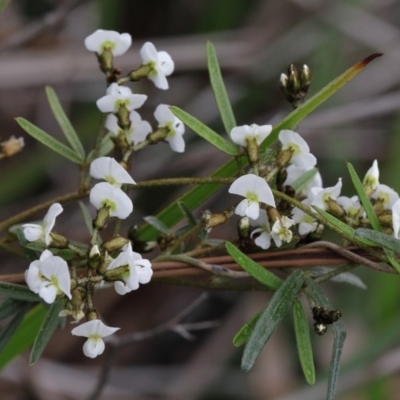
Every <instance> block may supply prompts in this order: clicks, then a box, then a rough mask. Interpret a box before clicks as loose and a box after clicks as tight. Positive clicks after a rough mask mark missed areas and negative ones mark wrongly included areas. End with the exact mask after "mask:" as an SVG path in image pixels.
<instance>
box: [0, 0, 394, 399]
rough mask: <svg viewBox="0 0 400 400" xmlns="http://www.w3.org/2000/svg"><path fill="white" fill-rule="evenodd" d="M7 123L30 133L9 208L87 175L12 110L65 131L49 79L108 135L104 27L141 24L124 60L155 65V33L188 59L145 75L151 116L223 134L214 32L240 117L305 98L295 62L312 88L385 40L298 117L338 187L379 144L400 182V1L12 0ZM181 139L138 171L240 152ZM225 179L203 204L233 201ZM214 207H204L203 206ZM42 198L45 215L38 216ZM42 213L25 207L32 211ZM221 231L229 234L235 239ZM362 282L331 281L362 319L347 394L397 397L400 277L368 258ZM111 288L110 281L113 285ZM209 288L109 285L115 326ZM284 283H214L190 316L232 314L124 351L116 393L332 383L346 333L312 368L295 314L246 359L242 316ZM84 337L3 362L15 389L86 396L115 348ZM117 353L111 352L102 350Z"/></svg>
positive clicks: (260, 117) (154, 195)
mask: <svg viewBox="0 0 400 400" xmlns="http://www.w3.org/2000/svg"><path fill="white" fill-rule="evenodd" d="M0 21H1V24H0V127H1V129H0V135H1V138H2V140H5V139H7V138H8V137H9V136H10V135H16V136H23V137H24V138H25V142H26V147H25V149H24V151H23V152H22V153H20V154H19V155H17V156H15V157H13V158H11V159H7V160H1V168H0V182H1V190H0V204H1V210H0V216H1V217H2V219H4V218H7V217H9V216H10V215H12V214H13V213H16V212H19V211H22V210H24V209H25V208H27V207H29V206H33V205H35V204H38V203H40V202H42V201H45V200H48V199H51V198H53V197H55V196H57V195H61V194H65V193H68V192H72V191H74V190H76V188H77V179H78V172H79V171H78V170H77V168H76V166H75V165H73V164H72V163H70V162H68V161H65V160H63V159H61V158H60V157H58V156H56V155H55V154H53V153H52V152H51V151H50V150H48V149H47V148H45V147H44V146H43V145H41V144H40V143H37V142H35V141H34V140H33V139H31V138H30V137H28V136H27V135H26V134H25V133H24V132H23V131H22V129H21V128H20V127H19V126H18V125H17V123H16V122H15V121H14V118H15V117H18V116H22V117H24V118H26V119H28V120H30V121H32V122H33V123H34V124H36V125H38V126H39V127H41V128H42V129H44V130H45V131H47V132H49V133H51V134H52V135H54V137H56V138H59V139H60V140H63V138H62V133H61V132H60V129H59V127H58V125H57V123H56V122H55V120H54V118H53V116H52V114H51V111H50V108H49V106H48V104H47V101H46V96H45V92H44V87H45V86H46V85H51V86H52V87H53V88H54V89H55V90H56V92H57V94H58V96H59V97H60V100H61V101H62V104H63V106H64V108H65V110H66V111H67V113H68V115H69V116H70V118H71V120H72V122H73V124H74V126H75V128H76V130H77V132H78V133H79V134H80V136H81V138H82V140H83V142H84V144H85V146H86V148H87V149H90V148H91V146H93V144H94V137H95V133H96V131H97V129H98V127H99V124H100V123H101V115H100V113H99V111H98V110H97V108H96V106H95V100H96V99H98V98H99V97H101V96H102V95H103V94H104V92H105V83H104V79H103V76H102V74H101V72H100V71H99V69H98V66H97V61H96V58H95V56H94V55H93V54H92V53H89V52H87V51H86V49H85V47H84V44H83V41H84V38H85V37H86V36H87V35H89V34H90V33H92V32H93V31H94V30H95V29H98V28H102V29H113V30H117V31H119V32H129V33H130V34H131V35H132V37H133V45H132V48H131V50H130V51H129V52H128V53H127V54H125V55H124V56H122V57H119V58H116V59H115V64H116V65H117V66H119V67H120V68H121V69H122V70H123V71H124V72H128V71H129V70H131V69H133V68H136V67H137V66H139V64H140V57H139V49H140V47H141V46H142V44H143V43H144V42H145V41H152V42H153V43H154V44H155V46H156V47H157V49H158V50H165V51H167V52H168V53H170V55H171V56H172V58H173V59H174V61H175V66H176V69H175V72H174V74H173V75H172V76H171V77H170V78H169V84H170V89H169V90H168V91H160V90H158V89H156V88H155V87H154V86H153V85H152V84H151V83H149V82H144V83H140V84H136V85H134V86H131V87H132V88H133V90H134V91H136V92H138V93H146V94H147V95H148V96H149V98H148V100H147V102H146V103H145V106H144V107H143V108H142V109H141V110H140V112H141V115H142V117H143V118H144V119H146V120H148V121H150V123H151V124H152V125H153V126H154V125H155V124H154V118H153V111H154V109H155V107H156V106H157V105H158V104H160V103H166V104H173V105H177V106H179V107H181V108H183V109H184V110H186V111H187V112H189V113H191V114H193V115H194V116H196V117H197V118H199V119H200V120H201V121H203V122H204V123H206V124H208V125H210V126H211V127H212V128H213V129H214V130H216V131H218V132H221V133H222V134H225V132H224V131H223V126H222V123H221V121H220V119H219V115H218V111H217V107H216V104H215V101H214V98H213V95H212V91H211V89H210V85H209V81H208V73H207V68H206V42H207V40H210V41H211V42H213V44H214V45H215V47H216V50H217V53H218V57H219V61H220V64H221V68H222V72H223V76H224V79H225V83H226V85H227V90H228V93H229V96H230V99H231V101H232V104H233V109H234V112H235V116H236V119H237V123H238V125H243V124H251V123H257V124H266V123H270V124H275V123H277V122H278V121H279V120H280V119H282V118H283V117H284V116H285V115H287V114H288V113H289V112H290V111H291V106H290V105H289V104H288V103H287V102H286V100H285V99H284V97H283V95H282V94H281V91H280V89H279V84H278V82H279V76H280V73H281V72H285V71H286V68H287V65H288V64H289V63H295V64H297V65H299V66H301V65H303V64H304V63H306V64H307V65H308V66H309V67H310V68H311V71H312V74H313V81H312V85H311V90H310V94H313V93H315V92H316V91H318V90H319V89H320V88H322V87H323V86H324V85H325V84H327V83H328V82H329V81H331V80H332V79H333V78H335V77H336V76H337V75H339V74H340V73H342V72H343V71H344V70H345V69H347V68H348V67H350V66H351V65H353V64H354V63H356V62H357V61H360V60H361V59H363V58H364V57H366V56H368V55H370V54H372V53H376V52H381V53H384V56H383V57H381V58H379V59H377V60H375V61H374V62H373V63H371V65H369V66H368V68H366V69H365V71H363V72H362V73H361V74H360V75H359V76H357V77H356V78H355V79H354V80H353V81H351V82H350V83H349V84H348V85H346V86H345V87H344V88H343V89H341V90H340V92H338V93H337V94H335V95H334V96H333V97H332V98H331V99H330V100H329V101H327V102H326V103H325V104H323V105H322V106H321V107H320V108H318V110H316V111H315V112H313V113H312V114H311V115H310V116H309V117H307V118H306V119H305V120H304V121H303V122H301V124H300V126H299V127H298V129H297V130H298V132H299V133H301V134H302V135H303V137H305V138H306V140H307V142H308V143H309V145H310V147H311V151H312V152H313V153H314V154H315V155H316V157H317V159H318V166H319V168H320V171H321V174H322V177H323V180H324V186H332V185H334V184H335V183H336V182H337V178H338V177H342V178H343V181H344V189H343V194H345V195H352V194H354V193H355V191H354V190H353V189H352V187H351V182H350V179H349V176H348V173H347V169H346V164H345V161H350V162H352V163H353V165H354V166H355V167H356V169H357V171H358V172H359V175H360V176H363V175H364V174H365V172H366V171H367V169H368V168H369V167H370V165H371V163H372V161H373V160H374V159H378V160H379V165H380V171H381V178H380V181H381V183H385V184H387V185H389V186H391V187H393V188H394V189H396V190H397V191H399V190H400V182H399V174H398V171H399V169H400V157H399V151H400V114H399V111H398V110H399V109H400V91H399V85H400V70H399V63H400V2H399V1H396V0H353V1H350V0H349V1H344V0H343V1H339V0H337V1H324V0H283V1H267V0H265V1H262V0H254V1H246V0H191V1H183V0H169V1H161V0H147V1H134V0H133V1H132V0H131V1H130V0H119V1H111V0H102V1H73V0H66V1H55V0H53V1H52V0H36V1H29V0H12V1H11V3H10V4H9V6H8V7H7V9H6V10H5V12H4V13H3V14H2V15H1V16H0ZM184 138H185V141H186V144H187V149H186V152H185V153H184V154H177V153H173V152H172V151H170V149H169V146H168V145H163V144H160V145H158V146H154V147H152V148H149V149H145V150H144V151H142V152H139V153H138V156H137V157H136V159H135V163H134V166H133V169H132V171H131V172H132V176H133V178H134V179H135V180H136V181H141V180H145V179H150V178H160V177H167V176H168V177H172V176H205V175H207V174H209V173H210V172H212V171H214V170H215V169H216V168H218V167H219V166H221V165H222V164H223V163H224V162H225V161H226V160H227V158H226V157H225V156H223V155H221V154H220V153H218V152H217V151H215V150H214V149H213V148H212V147H211V146H210V145H209V144H207V143H205V142H204V141H201V140H199V139H198V138H197V137H196V136H195V134H194V133H193V132H191V131H187V132H186V134H185V136H184ZM183 190H186V188H181V189H176V188H168V189H167V190H162V191H161V190H155V189H152V190H150V189H149V190H141V191H138V192H137V193H136V192H135V193H134V195H133V201H134V205H135V210H134V213H133V214H132V216H131V217H130V220H129V221H127V222H126V223H125V224H124V227H125V228H127V227H128V226H130V225H132V224H134V223H137V224H140V223H141V222H142V217H143V216H146V215H149V214H155V213H156V212H157V211H159V210H161V209H162V208H163V206H165V205H166V204H167V203H168V201H170V200H171V199H174V198H176V196H177V195H178V194H179V193H181V192H182V191H183ZM226 199H227V197H226V191H224V190H221V191H220V192H218V193H217V194H216V195H215V196H214V198H213V199H211V200H210V201H209V203H208V204H207V205H206V206H207V207H208V208H210V209H211V210H212V211H215V212H218V211H221V210H223V209H224V207H225V205H226V203H225V200H226ZM200 211H202V210H199V211H198V212H199V213H198V215H200ZM42 217H43V214H40V215H38V216H37V219H41V218H42ZM27 222H28V221H27ZM56 228H57V231H58V232H59V233H63V234H64V235H66V236H69V237H71V238H74V239H75V240H82V241H87V240H88V234H87V231H86V230H85V228H84V224H83V222H82V218H81V214H80V211H79V207H78V205H77V204H70V205H66V206H65V212H64V213H63V214H62V215H61V216H60V217H59V218H58V220H57V227H56ZM226 234H227V233H226V232H225V231H224V230H223V229H221V230H220V231H218V230H216V231H215V232H214V237H218V236H220V237H225V236H224V235H226ZM1 260H2V262H1V267H0V268H1V270H0V271H1V272H2V273H10V272H21V271H23V270H25V269H26V268H27V262H26V260H21V259H18V258H17V257H14V256H10V255H9V254H7V253H5V252H3V251H2V252H1ZM356 272H357V274H358V275H359V276H360V277H361V278H362V279H363V280H364V282H365V283H366V284H367V286H368V289H367V290H361V289H359V288H356V287H354V286H350V285H347V284H337V283H330V284H324V285H323V289H324V290H325V291H326V293H327V294H328V295H329V297H330V300H331V303H332V304H333V305H334V306H335V308H337V309H340V310H341V311H342V313H343V321H344V323H345V325H346V327H347V328H348V338H347V342H346V344H345V348H344V355H343V363H342V364H343V368H342V371H341V378H340V380H339V386H338V396H337V398H338V399H341V400H344V399H352V400H354V399H371V400H376V399H397V398H398V392H399V389H400V387H399V385H400V381H399V379H398V377H397V375H398V372H399V370H400V354H399V351H400V347H399V344H400V342H399V338H398V337H399V335H398V333H399V331H400V322H399V319H398V312H399V304H400V303H399V295H400V290H399V283H400V281H399V279H398V278H397V277H396V276H392V275H390V276H389V275H383V274H378V273H375V272H371V271H365V270H364V269H363V268H359V269H357V271H356ZM106 293H107V295H105V294H106ZM201 293H202V290H200V289H196V288H184V287H174V286H168V285H163V284H158V283H157V284H156V283H151V284H149V285H146V286H143V287H141V288H140V290H138V291H136V292H134V293H130V294H128V295H126V296H124V297H123V298H122V297H120V296H118V295H116V294H115V293H114V291H113V290H112V289H109V290H107V292H102V293H101V294H102V296H97V299H96V300H97V303H96V304H97V307H98V309H99V311H100V313H101V315H102V319H103V320H104V321H105V322H106V323H107V324H108V325H109V326H119V327H121V328H122V331H123V332H124V333H126V332H131V331H132V332H133V331H140V330H144V329H150V328H152V327H154V326H156V325H158V324H160V323H162V322H164V321H166V320H167V319H168V318H170V317H172V316H173V315H175V314H176V313H178V312H179V311H181V310H182V309H183V308H185V306H186V305H187V304H188V303H190V302H191V301H193V300H194V299H196V298H197V297H198V296H199V295H200V294H201ZM268 298H269V296H268V295H266V294H263V293H261V294H259V293H249V294H244V293H237V292H227V291H225V292H217V291H210V292H209V297H208V299H207V300H206V301H204V302H203V303H202V304H201V306H200V307H198V308H197V309H196V310H195V311H194V312H193V313H192V314H191V315H190V316H189V317H188V318H187V321H189V322H198V321H216V320H217V321H219V322H220V325H219V327H216V328H213V329H210V330H205V331H198V332H194V335H195V336H196V340H193V341H188V340H186V339H184V338H182V337H181V336H179V335H178V334H177V333H174V332H168V333H164V334H162V335H160V336H157V337H155V338H153V339H151V340H148V341H144V342H140V343H138V344H136V345H134V346H131V347H129V348H128V349H126V351H124V353H123V355H121V356H120V357H119V358H118V360H117V363H116V365H115V368H114V369H113V372H112V374H111V379H110V381H109V385H108V386H107V388H106V390H105V392H104V393H103V397H101V398H102V399H135V400H136V399H182V400H186V399H198V400H208V399H217V400H245V399H259V400H268V399H278V400H303V399H304V400H306V399H307V400H311V399H315V400H317V399H322V398H324V397H325V390H326V374H327V370H328V367H329V359H330V353H331V346H332V333H331V331H330V332H328V333H327V334H326V335H325V336H322V337H314V338H313V342H314V343H313V345H314V351H315V361H316V366H317V383H316V385H315V386H314V387H312V388H309V387H307V386H306V384H305V383H304V379H303V378H302V374H301V370H300V366H299V362H298V359H297V354H296V349H295V345H294V335H293V333H292V332H293V329H292V323H291V321H290V319H289V318H288V319H287V320H286V321H285V323H284V324H283V325H282V326H281V327H280V328H279V329H278V331H277V334H275V335H273V337H272V339H271V340H270V342H269V343H268V345H267V346H266V348H265V349H264V351H263V352H262V353H261V355H260V357H259V359H258V361H257V364H256V366H255V368H254V369H253V370H252V371H251V372H250V373H247V374H246V373H243V372H241V371H240V367H239V366H240V357H241V352H242V349H236V348H234V347H233V346H232V338H233V336H234V334H235V333H236V332H237V330H238V329H239V328H240V327H241V326H242V325H243V323H244V322H245V321H247V320H248V319H249V318H250V317H251V316H252V315H253V314H255V313H256V312H258V311H259V310H261V309H262V308H263V307H264V306H265V304H266V303H267V301H268ZM82 344H83V340H82V339H80V338H76V337H72V336H71V334H70V326H69V325H68V326H66V327H65V328H64V329H63V330H61V331H59V332H58V333H57V334H56V335H55V336H54V337H53V339H52V341H51V342H50V345H49V346H48V348H47V349H46V351H45V354H44V357H43V358H42V359H41V360H40V361H39V362H38V363H37V364H36V365H35V366H33V367H28V358H27V357H28V354H24V356H22V357H20V358H18V359H17V360H15V361H14V362H13V363H12V364H10V365H9V366H8V367H7V368H6V369H5V370H3V371H2V372H1V373H0V393H1V395H0V398H1V399H7V400H8V399H10V400H14V399H15V400H19V399H83V398H85V396H86V395H87V394H88V393H89V392H90V390H91V388H92V387H93V386H94V384H95V382H96V378H97V374H98V371H99V366H100V364H101V362H102V359H101V358H98V359H96V360H95V361H92V360H88V359H86V358H85V357H84V356H83V354H82V351H81V346H82ZM103 357H104V356H103Z"/></svg>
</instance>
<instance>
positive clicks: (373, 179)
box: [363, 160, 379, 191]
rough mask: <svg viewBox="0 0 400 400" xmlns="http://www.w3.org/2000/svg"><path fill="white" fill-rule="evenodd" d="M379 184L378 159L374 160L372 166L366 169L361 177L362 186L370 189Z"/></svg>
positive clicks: (372, 189)
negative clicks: (362, 177)
mask: <svg viewBox="0 0 400 400" xmlns="http://www.w3.org/2000/svg"><path fill="white" fill-rule="evenodd" d="M378 185H379V168H378V161H377V160H374V162H373V163H372V167H371V168H370V169H369V170H368V171H367V173H366V174H365V176H364V179H363V186H364V187H366V188H369V189H370V190H371V191H374V190H376V188H377V186H378Z"/></svg>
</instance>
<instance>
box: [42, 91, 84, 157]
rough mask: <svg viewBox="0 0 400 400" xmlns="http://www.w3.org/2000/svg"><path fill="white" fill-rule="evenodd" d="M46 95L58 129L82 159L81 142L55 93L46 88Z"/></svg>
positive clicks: (82, 149)
mask: <svg viewBox="0 0 400 400" xmlns="http://www.w3.org/2000/svg"><path fill="white" fill-rule="evenodd" d="M46 95H47V100H48V102H49V104H50V107H51V111H53V115H54V117H55V118H56V120H57V122H58V125H60V128H61V130H62V132H63V133H64V135H65V137H66V138H67V140H68V142H69V144H70V145H71V147H72V148H73V149H74V150H75V152H76V154H77V155H78V156H79V157H80V158H82V159H84V158H85V149H84V148H83V145H82V142H81V141H80V139H79V136H78V135H77V133H76V132H75V129H74V127H73V126H72V124H71V121H70V120H69V118H68V117H67V115H66V114H65V112H64V110H63V108H62V106H61V103H60V101H59V99H58V96H57V94H56V92H55V91H54V90H53V88H51V87H50V86H47V87H46Z"/></svg>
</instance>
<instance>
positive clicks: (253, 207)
mask: <svg viewBox="0 0 400 400" xmlns="http://www.w3.org/2000/svg"><path fill="white" fill-rule="evenodd" d="M259 214H260V204H259V203H257V202H255V201H249V207H247V209H246V216H247V217H249V218H251V219H257V218H258V216H259Z"/></svg>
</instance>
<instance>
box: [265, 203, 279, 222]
mask: <svg viewBox="0 0 400 400" xmlns="http://www.w3.org/2000/svg"><path fill="white" fill-rule="evenodd" d="M267 215H268V219H269V222H270V224H271V226H272V225H274V223H275V222H276V221H278V220H280V219H281V214H280V213H279V211H278V210H277V209H276V208H274V207H267Z"/></svg>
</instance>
